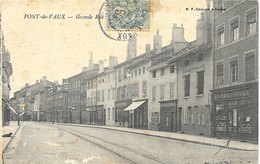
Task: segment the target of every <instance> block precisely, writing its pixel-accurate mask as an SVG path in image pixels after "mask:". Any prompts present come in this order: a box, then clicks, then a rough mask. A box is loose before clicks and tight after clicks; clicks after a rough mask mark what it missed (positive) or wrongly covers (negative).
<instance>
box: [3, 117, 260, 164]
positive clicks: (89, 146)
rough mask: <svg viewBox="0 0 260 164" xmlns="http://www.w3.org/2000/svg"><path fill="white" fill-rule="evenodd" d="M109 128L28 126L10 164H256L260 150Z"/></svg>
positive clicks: (8, 154)
mask: <svg viewBox="0 0 260 164" xmlns="http://www.w3.org/2000/svg"><path fill="white" fill-rule="evenodd" d="M220 149H221V148H219V147H213V146H206V145H201V144H194V143H189V142H182V141H175V140H170V139H164V138H159V137H151V136H146V135H140V134H133V133H128V132H121V131H115V130H108V129H100V128H90V127H80V126H67V125H57V124H46V123H34V122H24V123H23V125H22V127H21V128H20V129H19V131H18V132H17V134H16V136H15V137H14V138H13V140H12V142H11V143H10V144H9V146H8V148H7V149H6V151H5V152H4V162H5V164H9V163H10V164H13V163H14V164H20V163H21V164H29V163H35V164H45V163H46V164H53V163H55V164H56V163H61V164H62V163H65V164H66V163H68V164H76V163H79V164H80V163H83V164H84V163H88V164H89V163H109V164H110V163H120V164H121V163H141V164H142V163H144V164H146V163H147V164H152V163H194V164H197V163H257V162H258V161H257V155H258V152H257V151H240V150H231V149H226V148H223V149H221V150H220Z"/></svg>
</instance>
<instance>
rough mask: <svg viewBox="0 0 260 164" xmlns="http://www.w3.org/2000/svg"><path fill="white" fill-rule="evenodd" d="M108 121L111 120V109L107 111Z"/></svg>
mask: <svg viewBox="0 0 260 164" xmlns="http://www.w3.org/2000/svg"><path fill="white" fill-rule="evenodd" d="M107 120H108V121H109V120H110V108H108V109H107Z"/></svg>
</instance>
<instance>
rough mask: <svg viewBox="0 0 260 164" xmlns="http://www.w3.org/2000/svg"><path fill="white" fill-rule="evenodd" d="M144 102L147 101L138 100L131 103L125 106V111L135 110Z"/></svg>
mask: <svg viewBox="0 0 260 164" xmlns="http://www.w3.org/2000/svg"><path fill="white" fill-rule="evenodd" d="M143 103H145V101H136V102H133V103H132V104H131V105H129V106H128V107H127V108H125V109H124V111H128V110H135V109H136V108H138V107H139V106H141V105H142V104H143Z"/></svg>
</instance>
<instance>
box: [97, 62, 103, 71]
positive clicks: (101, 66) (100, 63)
mask: <svg viewBox="0 0 260 164" xmlns="http://www.w3.org/2000/svg"><path fill="white" fill-rule="evenodd" d="M101 72H104V62H103V60H99V69H98V73H101Z"/></svg>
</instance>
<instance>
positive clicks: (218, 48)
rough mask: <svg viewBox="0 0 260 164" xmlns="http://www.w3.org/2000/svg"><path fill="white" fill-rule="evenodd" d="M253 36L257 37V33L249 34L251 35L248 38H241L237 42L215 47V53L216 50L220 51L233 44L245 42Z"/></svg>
mask: <svg viewBox="0 0 260 164" xmlns="http://www.w3.org/2000/svg"><path fill="white" fill-rule="evenodd" d="M254 36H258V32H256V33H255V34H251V35H248V36H244V37H242V38H239V39H238V40H235V41H232V42H229V43H224V44H223V45H220V46H219V47H216V51H217V50H220V49H222V48H226V47H228V46H231V45H233V44H235V43H238V42H241V41H244V40H246V39H248V38H251V37H254Z"/></svg>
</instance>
